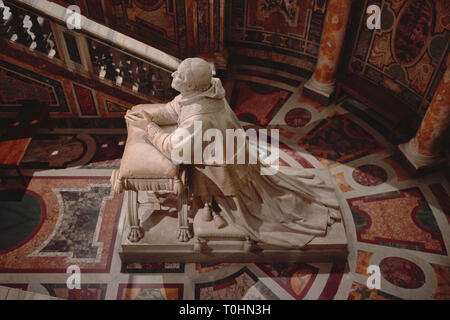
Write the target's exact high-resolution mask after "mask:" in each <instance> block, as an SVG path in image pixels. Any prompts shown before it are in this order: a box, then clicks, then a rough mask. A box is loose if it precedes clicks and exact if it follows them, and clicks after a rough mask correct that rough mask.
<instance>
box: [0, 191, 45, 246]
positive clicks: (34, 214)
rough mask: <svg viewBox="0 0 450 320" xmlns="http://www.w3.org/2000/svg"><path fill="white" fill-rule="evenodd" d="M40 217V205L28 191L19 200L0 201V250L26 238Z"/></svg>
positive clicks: (15, 244) (36, 225)
mask: <svg viewBox="0 0 450 320" xmlns="http://www.w3.org/2000/svg"><path fill="white" fill-rule="evenodd" d="M41 217H42V210H41V205H40V203H39V201H38V199H36V197H34V196H33V195H31V194H29V193H25V194H24V196H23V198H22V200H21V201H0V221H1V223H0V251H3V250H7V249H10V248H12V247H15V246H17V245H18V244H20V243H21V242H22V241H24V240H25V239H27V238H28V237H29V236H30V235H31V234H32V233H33V231H34V230H36V228H37V227H38V225H39V222H40V221H41Z"/></svg>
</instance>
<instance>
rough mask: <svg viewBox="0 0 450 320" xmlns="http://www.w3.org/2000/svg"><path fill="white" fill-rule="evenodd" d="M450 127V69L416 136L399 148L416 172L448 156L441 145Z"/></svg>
mask: <svg viewBox="0 0 450 320" xmlns="http://www.w3.org/2000/svg"><path fill="white" fill-rule="evenodd" d="M449 127H450V71H449V70H448V69H447V70H446V71H445V74H444V77H443V78H442V80H441V82H440V84H439V87H438V88H437V90H436V93H435V94H434V97H433V100H432V101H431V103H430V106H429V107H428V110H427V112H426V114H425V117H424V118H423V120H422V124H421V125H420V127H419V130H418V131H417V133H416V136H415V137H414V138H412V139H411V140H410V141H409V142H407V143H404V144H401V145H399V146H398V149H399V150H400V152H401V153H402V154H403V156H404V157H405V158H406V159H407V160H408V162H409V164H411V165H412V166H413V167H414V173H416V172H418V171H420V170H421V169H424V168H429V167H434V166H437V165H439V164H441V163H443V162H446V158H445V157H444V155H442V152H441V145H442V141H443V140H444V139H445V136H446V134H447V133H448V131H447V130H448V128H449Z"/></svg>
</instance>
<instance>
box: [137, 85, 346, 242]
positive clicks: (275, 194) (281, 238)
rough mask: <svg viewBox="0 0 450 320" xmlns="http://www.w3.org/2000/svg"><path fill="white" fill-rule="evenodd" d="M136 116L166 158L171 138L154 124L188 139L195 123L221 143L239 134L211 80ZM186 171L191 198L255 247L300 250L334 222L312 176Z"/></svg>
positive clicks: (227, 169)
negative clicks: (143, 117) (206, 204)
mask: <svg viewBox="0 0 450 320" xmlns="http://www.w3.org/2000/svg"><path fill="white" fill-rule="evenodd" d="M133 111H136V109H133ZM141 112H147V113H148V114H150V117H151V118H152V120H153V123H150V124H149V125H148V126H147V134H148V135H147V138H148V139H149V141H150V142H151V143H152V144H154V145H155V147H156V148H158V149H159V150H160V151H161V152H162V153H163V154H164V155H166V156H167V157H169V158H170V155H171V152H172V149H173V148H174V146H173V145H172V142H171V135H172V134H173V133H172V134H170V133H166V132H164V131H163V130H162V129H161V128H159V126H158V125H156V124H154V123H158V124H160V125H169V124H175V123H176V124H177V125H178V127H179V128H184V129H187V130H188V131H189V132H190V133H192V135H194V133H195V132H194V121H196V120H198V121H202V125H203V127H202V129H203V131H205V130H207V129H209V128H216V129H219V130H221V131H222V132H223V137H225V136H226V134H225V130H226V129H242V126H241V124H240V122H239V120H238V119H237V117H236V116H235V114H234V113H233V111H232V110H231V108H230V107H229V105H228V103H227V101H226V99H225V90H224V89H223V87H222V84H221V83H220V80H219V79H217V78H213V80H212V84H211V87H210V88H209V89H208V90H206V91H203V92H198V91H194V92H190V93H189V94H180V95H178V96H177V97H176V98H175V99H173V100H172V101H170V102H169V103H167V104H165V105H148V106H147V107H146V108H143V109H142V111H141ZM192 150H193V149H192ZM192 169H193V170H192V171H193V174H192V176H191V179H190V181H189V187H190V190H191V192H192V193H193V195H194V196H202V195H211V196H213V197H214V199H215V201H216V203H217V204H218V205H219V206H220V209H221V210H222V212H221V213H222V216H223V217H224V219H225V220H226V221H227V223H229V224H232V225H234V226H235V227H236V228H238V229H240V230H242V231H243V232H245V233H246V234H247V235H248V236H249V237H250V238H252V239H253V240H256V241H262V242H265V243H268V244H274V245H279V246H286V247H303V246H304V245H305V244H307V243H308V242H310V241H311V240H312V239H313V238H314V237H315V236H325V235H326V231H327V227H328V225H330V224H331V223H333V221H334V219H337V218H338V217H339V214H338V212H337V209H338V208H339V204H338V201H337V199H336V195H335V191H334V187H333V185H332V184H331V181H330V180H328V181H325V180H324V179H323V178H321V177H320V176H319V175H318V174H317V172H316V171H314V170H313V171H311V170H310V171H307V170H299V169H292V168H283V167H280V171H279V172H278V173H276V174H275V175H261V174H260V168H259V165H236V164H234V165H223V166H210V165H204V166H201V165H200V166H199V165H192ZM211 227H212V228H214V226H211Z"/></svg>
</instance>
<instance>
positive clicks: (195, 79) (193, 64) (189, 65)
mask: <svg viewBox="0 0 450 320" xmlns="http://www.w3.org/2000/svg"><path fill="white" fill-rule="evenodd" d="M172 78H173V80H172V88H174V89H175V90H177V91H179V92H181V93H183V92H188V91H205V90H207V89H208V88H209V87H210V85H211V78H212V70H211V67H210V65H209V63H208V62H206V61H205V60H203V59H201V58H187V59H185V60H183V61H182V62H181V63H180V65H179V66H178V69H177V71H175V72H174V73H172Z"/></svg>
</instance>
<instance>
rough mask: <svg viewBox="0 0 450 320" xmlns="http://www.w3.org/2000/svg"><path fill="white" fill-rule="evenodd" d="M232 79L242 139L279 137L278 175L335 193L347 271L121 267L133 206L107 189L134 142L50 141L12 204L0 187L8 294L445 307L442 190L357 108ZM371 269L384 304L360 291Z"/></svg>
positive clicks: (39, 142)
mask: <svg viewBox="0 0 450 320" xmlns="http://www.w3.org/2000/svg"><path fill="white" fill-rule="evenodd" d="M242 68H244V69H245V70H250V71H251V72H243V71H242V70H241V69H242ZM238 69H239V70H241V71H240V72H239V73H238V74H240V75H236V76H233V77H232V78H231V79H230V80H229V81H228V82H227V83H226V84H225V85H226V88H227V90H228V99H229V101H230V105H231V107H232V108H233V109H234V111H235V112H236V114H237V115H238V117H239V118H240V119H241V121H243V122H244V125H256V126H268V125H270V126H274V127H277V128H279V129H280V139H281V149H282V152H281V160H282V161H281V163H282V164H283V165H288V166H292V167H298V168H312V167H315V168H327V169H329V170H330V173H331V174H332V176H333V177H334V179H335V180H336V182H337V185H338V187H339V190H338V192H340V193H341V194H342V196H343V197H344V198H345V199H346V204H345V205H344V207H343V208H342V211H343V214H344V223H345V227H346V231H347V235H348V239H349V241H350V247H349V251H350V254H349V258H348V262H347V263H346V264H333V263H302V264H283V263H278V264H252V263H250V264H227V263H223V264H214V265H206V264H176V263H174V264H132V265H122V264H121V261H120V258H119V256H118V249H119V244H120V240H119V239H120V235H121V233H122V230H121V227H120V226H121V225H122V224H121V219H123V218H124V214H125V210H126V206H125V205H124V204H125V203H126V202H125V201H126V199H124V196H123V195H119V196H115V195H114V194H113V193H112V190H111V187H110V185H109V177H110V174H111V171H112V169H114V168H117V167H118V166H119V164H120V157H121V155H122V152H123V148H124V142H125V140H126V132H124V131H120V130H115V131H111V132H108V131H105V132H104V133H98V130H96V133H90V132H89V131H88V130H83V132H78V133H75V132H70V131H68V130H63V131H58V130H56V131H55V132H52V133H50V134H47V133H45V132H43V134H41V135H40V136H38V137H37V138H36V139H35V140H33V143H32V145H31V146H30V149H29V152H28V153H27V155H26V157H25V159H24V166H25V167H28V168H39V169H26V170H25V172H28V173H29V174H33V177H32V179H31V181H30V183H29V185H28V188H27V189H26V190H25V191H23V190H22V191H21V192H18V191H17V192H10V191H8V190H6V189H7V188H11V186H14V185H15V184H16V181H15V180H14V179H3V180H2V184H1V185H0V220H1V221H2V224H1V226H0V285H1V286H7V287H12V288H16V289H17V288H19V289H23V290H27V291H30V292H35V293H40V294H45V295H51V296H55V297H59V298H67V299H285V300H286V299H449V298H450V259H449V253H448V250H449V248H450V247H449V246H450V236H449V235H450V227H449V223H450V199H449V195H448V193H449V190H450V185H449V181H448V177H447V178H446V177H445V175H444V174H443V173H442V172H441V173H436V174H433V175H429V176H425V177H423V178H420V179H412V177H410V176H409V175H408V173H407V172H406V171H405V170H404V169H403V168H402V166H401V165H400V164H399V163H397V162H396V161H395V160H394V159H393V158H392V153H393V145H392V144H391V143H390V142H389V141H387V140H386V139H385V138H384V136H385V135H384V132H379V131H377V130H379V128H380V127H382V126H379V125H377V124H376V123H368V122H370V120H367V119H365V120H363V119H361V118H360V117H358V116H356V115H355V113H349V111H348V110H350V109H351V108H353V107H358V108H361V107H362V108H363V109H364V106H360V105H358V103H357V102H355V101H352V100H346V101H344V102H343V103H342V104H341V105H339V106H335V105H331V106H328V107H324V106H321V105H318V104H317V103H314V102H312V101H309V100H307V99H305V98H303V97H302V96H301V94H300V91H301V90H300V89H301V83H302V82H303V81H304V79H300V78H295V77H289V76H287V75H284V74H278V75H277V77H273V78H272V79H274V78H275V79H276V81H274V80H270V79H269V78H265V75H267V73H268V71H269V70H265V69H264V68H263V67H247V66H245V67H238ZM244 74H245V75H244ZM366 121H368V122H366ZM17 186H19V185H17ZM71 265H77V266H79V267H80V268H81V272H82V275H81V282H82V285H81V289H79V290H77V289H75V290H69V289H68V288H67V286H66V280H67V278H68V276H69V275H68V274H67V273H66V269H67V267H69V266H71ZM370 265H377V266H379V268H380V272H381V277H380V279H381V283H380V285H381V287H380V289H379V290H377V289H373V290H371V289H368V288H367V286H366V281H367V278H368V274H367V267H368V266H370Z"/></svg>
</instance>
